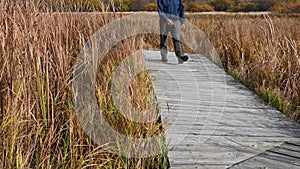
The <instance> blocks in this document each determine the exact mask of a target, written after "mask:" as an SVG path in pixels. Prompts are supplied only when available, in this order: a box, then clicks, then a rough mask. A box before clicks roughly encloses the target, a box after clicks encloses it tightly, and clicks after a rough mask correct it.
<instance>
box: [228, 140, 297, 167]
mask: <svg viewBox="0 0 300 169" xmlns="http://www.w3.org/2000/svg"><path fill="white" fill-rule="evenodd" d="M299 143H300V142H285V143H284V144H282V145H281V146H280V147H276V148H273V149H271V150H267V151H265V152H263V153H261V154H258V155H257V156H254V157H252V158H249V159H247V160H244V161H242V162H239V163H237V164H235V165H233V166H232V167H230V169H247V168H272V169H283V168H288V169H299V168H300V144H299Z"/></svg>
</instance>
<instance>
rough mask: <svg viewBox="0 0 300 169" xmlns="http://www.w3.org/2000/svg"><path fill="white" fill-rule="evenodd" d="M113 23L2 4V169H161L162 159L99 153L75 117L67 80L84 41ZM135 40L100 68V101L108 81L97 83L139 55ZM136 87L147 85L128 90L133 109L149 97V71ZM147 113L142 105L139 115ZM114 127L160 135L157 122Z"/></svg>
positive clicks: (90, 16) (123, 45)
mask: <svg viewBox="0 0 300 169" xmlns="http://www.w3.org/2000/svg"><path fill="white" fill-rule="evenodd" d="M114 17H115V16H114V15H99V14H95V13H91V14H79V13H77V14H73V13H53V12H44V13H39V12H38V11H37V10H36V8H35V7H34V6H32V5H30V4H28V5H27V6H26V7H24V6H19V5H17V4H14V5H13V6H12V5H9V4H5V3H2V2H1V3H0V30H1V31H0V44H1V45H0V126H1V133H0V135H1V139H0V168H97V167H102V168H127V167H128V168H146V167H149V168H151V167H152V168H153V167H159V166H160V167H162V168H163V167H164V166H165V165H166V156H165V154H164V155H160V156H156V157H151V158H147V159H127V158H123V157H121V156H118V155H114V154H111V153H109V152H107V151H105V148H103V147H104V146H103V145H97V144H95V143H93V141H92V140H90V139H89V138H88V137H87V136H86V134H85V132H84V130H83V129H82V128H81V126H80V123H79V122H78V119H77V116H76V112H75V111H74V107H73V102H72V94H73V93H72V90H71V87H72V85H71V80H72V72H73V66H74V64H75V62H76V58H77V56H78V54H79V51H80V50H81V48H82V47H83V44H84V41H85V40H86V39H88V37H89V36H90V35H92V34H93V33H94V32H95V31H96V30H98V29H99V28H100V27H101V26H102V25H104V24H106V23H108V22H109V21H110V20H112V19H114ZM136 39H139V38H134V37H133V38H131V39H128V40H127V41H124V42H121V43H119V44H118V47H117V50H112V51H110V52H109V53H108V54H107V56H106V62H104V63H103V64H102V65H101V66H102V67H100V68H99V72H100V73H102V75H100V76H99V77H98V79H100V82H101V83H100V84H98V87H96V88H98V90H97V92H98V94H99V93H101V94H103V93H104V95H102V97H103V98H104V99H103V100H104V101H105V99H108V98H109V97H110V95H109V92H108V91H109V90H108V89H105V87H107V86H106V84H108V82H107V81H103V83H102V81H101V80H103V79H109V78H110V77H109V75H110V73H111V72H113V69H114V66H116V65H117V64H118V63H119V62H120V61H121V60H122V58H125V56H126V55H127V54H128V52H129V53H130V52H134V51H135V50H137V49H138V48H137V47H136V46H137V45H136V43H135V41H136ZM101 71H102V72H101ZM105 71H106V73H105ZM103 72H104V73H103ZM107 72H108V73H107ZM104 76H106V77H104ZM136 81H137V82H139V81H143V82H145V83H137V82H133V83H132V84H131V88H133V87H134V88H137V89H138V91H139V93H135V92H133V94H132V95H131V102H133V103H134V105H135V107H139V105H140V104H141V103H143V104H147V103H145V98H144V97H150V98H155V97H154V93H153V87H152V85H151V83H150V82H151V77H150V75H149V74H148V73H147V72H145V73H144V74H141V75H139V76H137V78H136ZM106 82H107V83H106ZM139 84H140V85H139ZM95 94H96V93H95ZM98 98H99V97H98ZM99 104H102V105H104V106H106V107H108V109H107V111H105V112H104V113H108V112H109V113H111V112H112V113H115V114H114V116H118V115H116V114H117V113H118V112H116V111H114V110H115V109H114V107H113V105H112V104H111V103H110V102H101V101H99ZM151 104H153V103H152V102H151ZM109 106H111V107H109ZM155 106H156V105H155ZM148 108H149V107H148V106H140V109H141V110H144V109H148ZM137 109H138V108H137ZM110 117H111V116H108V119H109V118H110ZM108 121H109V120H108ZM118 122H119V123H118V125H116V122H114V124H115V125H116V127H117V128H121V129H125V131H124V132H125V133H126V132H127V134H128V133H129V132H128V131H129V129H130V130H133V131H134V132H132V133H129V134H132V135H133V136H137V135H139V134H143V135H144V136H151V135H153V134H155V133H159V132H160V131H159V130H158V129H157V128H158V127H159V125H158V124H156V123H152V124H147V125H146V126H143V125H140V126H138V127H134V128H130V125H132V123H130V122H128V123H125V120H123V121H118ZM148 133H150V134H148Z"/></svg>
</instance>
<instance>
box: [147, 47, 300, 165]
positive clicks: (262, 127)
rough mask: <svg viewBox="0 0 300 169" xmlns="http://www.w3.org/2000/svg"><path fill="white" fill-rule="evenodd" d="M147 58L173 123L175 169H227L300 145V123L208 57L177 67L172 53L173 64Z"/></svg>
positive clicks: (163, 106) (154, 54)
mask: <svg viewBox="0 0 300 169" xmlns="http://www.w3.org/2000/svg"><path fill="white" fill-rule="evenodd" d="M144 53H145V59H146V64H147V69H148V70H149V71H150V72H151V73H152V74H153V76H154V77H155V83H156V92H157V95H158V99H159V101H160V103H161V113H162V117H163V120H164V121H166V122H167V123H168V131H167V141H168V148H169V152H168V155H169V159H170V163H171V168H178V169H179V168H208V169H217V168H218V169H219V168H220V169H221V168H228V167H231V166H233V165H234V164H238V163H239V162H242V161H245V160H246V159H251V158H252V157H255V156H257V155H258V154H261V153H263V152H265V151H267V150H270V149H272V148H274V147H276V146H279V145H281V144H282V143H284V142H286V141H290V142H293V141H294V142H298V141H299V140H300V124H298V123H296V122H294V121H292V120H290V119H288V118H287V117H285V116H284V115H283V114H282V113H281V112H279V111H277V110H276V109H274V108H272V107H270V106H268V105H267V104H265V103H264V102H263V101H262V100H261V99H260V98H259V97H258V96H257V95H255V94H254V93H253V92H251V91H250V90H248V89H247V88H246V87H245V86H243V85H242V84H240V83H237V82H236V81H235V80H234V79H233V78H232V77H231V76H229V75H227V74H226V73H225V72H224V71H223V70H222V69H220V68H219V67H217V66H216V65H214V64H212V63H211V62H210V61H209V60H208V59H207V58H205V57H202V56H200V55H191V58H190V60H189V61H188V62H186V63H184V64H181V65H178V64H177V60H176V58H175V55H174V53H169V55H168V59H169V62H168V63H162V62H161V61H160V53H159V52H158V51H144ZM280 151H283V150H280ZM297 155H298V154H297ZM262 158H263V157H261V156H259V157H257V159H252V160H254V161H255V162H256V163H259V162H261V163H265V165H266V166H267V167H269V168H272V166H274V168H277V166H282V167H283V168H290V166H288V165H290V164H289V163H285V162H282V161H278V160H276V159H275V160H274V159H273V160H270V159H262ZM270 166H271V167H270ZM291 167H295V165H294V164H293V165H292V166H291Z"/></svg>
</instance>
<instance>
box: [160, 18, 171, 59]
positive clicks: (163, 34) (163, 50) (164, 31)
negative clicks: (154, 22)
mask: <svg viewBox="0 0 300 169" xmlns="http://www.w3.org/2000/svg"><path fill="white" fill-rule="evenodd" d="M159 27H160V54H161V57H162V61H164V62H167V61H168V58H167V54H168V49H167V37H168V33H169V30H168V25H167V23H166V22H164V21H162V20H160V22H159Z"/></svg>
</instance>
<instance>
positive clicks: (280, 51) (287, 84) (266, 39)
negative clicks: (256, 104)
mask: <svg viewBox="0 0 300 169" xmlns="http://www.w3.org/2000/svg"><path fill="white" fill-rule="evenodd" d="M299 18H300V16H299V15H275V14H269V15H264V14H258V15H247V14H244V15H241V14H232V15H218V14H215V15H209V14H207V15H201V14H199V15H190V16H188V20H189V21H190V22H192V23H193V24H195V25H197V26H198V27H199V28H200V29H201V30H203V31H204V32H205V33H206V34H207V36H208V37H209V39H210V40H211V41H212V42H213V44H214V46H215V47H216V49H217V51H218V53H219V55H220V57H221V60H222V62H223V66H224V68H225V70H226V71H227V72H229V73H230V74H232V75H234V76H235V77H236V79H238V80H240V81H241V82H243V83H244V84H246V85H247V86H248V87H249V88H251V89H252V90H254V91H255V92H256V93H258V94H259V95H260V96H262V97H263V98H264V99H265V100H266V101H267V102H268V103H270V104H272V105H274V106H275V107H277V108H278V109H279V110H281V111H282V112H284V113H285V114H287V115H288V116H289V117H291V118H293V119H295V120H297V121H300V107H299V105H300V95H299V92H300V91H299V89H300V83H299V80H300V56H299V55H300V49H299V46H300V31H299V28H300V23H299V22H298V20H299Z"/></svg>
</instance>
